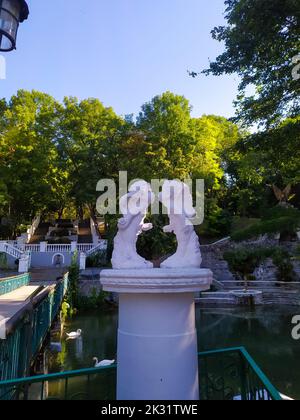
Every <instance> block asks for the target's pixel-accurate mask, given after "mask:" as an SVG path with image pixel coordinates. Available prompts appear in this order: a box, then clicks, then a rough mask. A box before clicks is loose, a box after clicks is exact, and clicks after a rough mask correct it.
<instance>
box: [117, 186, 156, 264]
mask: <svg viewBox="0 0 300 420" xmlns="http://www.w3.org/2000/svg"><path fill="white" fill-rule="evenodd" d="M154 200H155V196H154V194H153V192H152V190H151V186H150V184H148V183H147V182H146V181H138V182H135V183H134V184H133V185H132V186H131V187H130V189H129V192H128V194H126V195H124V196H123V197H122V198H121V199H120V211H121V213H122V214H123V216H124V217H123V218H122V219H120V220H119V223H118V234H117V236H116V237H115V240H114V251H113V255H112V267H113V268H114V269H126V268H128V269H129V268H133V269H134V268H135V269H141V268H153V264H152V263H151V262H149V261H146V260H145V259H144V258H142V257H141V256H140V255H138V253H137V249H136V243H137V239H138V236H139V235H140V234H141V233H142V232H146V231H149V230H151V229H152V228H153V226H152V224H151V223H146V224H145V223H144V220H145V217H146V214H147V210H148V207H149V206H150V205H151V204H152V203H153V202H154Z"/></svg>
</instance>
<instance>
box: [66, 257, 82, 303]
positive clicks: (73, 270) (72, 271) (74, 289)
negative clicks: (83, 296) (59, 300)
mask: <svg viewBox="0 0 300 420" xmlns="http://www.w3.org/2000/svg"><path fill="white" fill-rule="evenodd" d="M79 276H80V269H79V264H78V254H77V252H75V253H74V255H73V258H72V263H71V265H70V267H69V287H68V294H67V299H66V301H67V302H68V303H69V305H70V306H71V309H73V308H76V307H77V305H78V296H79V286H78V284H79Z"/></svg>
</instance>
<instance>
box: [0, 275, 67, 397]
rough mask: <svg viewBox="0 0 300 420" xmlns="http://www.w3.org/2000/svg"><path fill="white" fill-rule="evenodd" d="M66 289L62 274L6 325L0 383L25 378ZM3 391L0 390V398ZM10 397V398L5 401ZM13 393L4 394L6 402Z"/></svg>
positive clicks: (1, 345)
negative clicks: (52, 285) (55, 282)
mask: <svg viewBox="0 0 300 420" xmlns="http://www.w3.org/2000/svg"><path fill="white" fill-rule="evenodd" d="M67 287H68V275H65V276H64V278H63V280H62V281H60V282H59V283H58V284H57V285H56V286H55V287H52V288H51V287H47V288H45V289H44V290H42V291H40V292H39V293H38V294H37V295H36V296H34V297H33V298H32V299H31V300H30V301H29V302H28V303H27V304H26V305H25V306H24V307H23V308H22V310H21V311H20V312H19V313H18V314H17V317H16V319H12V320H11V321H10V322H9V324H8V325H7V326H6V328H7V331H6V339H5V340H0V381H6V380H13V379H15V378H22V377H23V378H24V377H25V376H27V375H28V374H29V372H30V367H31V365H32V362H33V361H34V359H35V357H36V356H37V354H38V352H39V351H40V349H41V347H42V345H43V343H44V340H45V338H46V336H47V334H48V332H49V330H50V328H51V325H52V323H53V320H54V318H55V317H56V316H57V315H58V314H59V309H60V306H61V304H62V301H63V298H64V296H65V293H66V290H67ZM1 396H2V388H1V387H0V399H1ZM8 397H10V398H8ZM11 398H12V394H9V393H6V399H11Z"/></svg>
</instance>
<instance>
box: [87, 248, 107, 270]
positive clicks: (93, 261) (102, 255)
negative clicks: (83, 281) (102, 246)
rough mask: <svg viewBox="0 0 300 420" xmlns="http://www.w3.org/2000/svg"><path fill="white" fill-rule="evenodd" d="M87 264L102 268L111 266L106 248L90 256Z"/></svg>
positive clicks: (89, 266)
mask: <svg viewBox="0 0 300 420" xmlns="http://www.w3.org/2000/svg"><path fill="white" fill-rule="evenodd" d="M86 266H87V267H88V268H98V267H99V268H100V267H107V266H109V263H108V260H107V252H106V250H102V251H99V252H97V253H95V254H93V255H91V256H89V257H88V258H87V260H86Z"/></svg>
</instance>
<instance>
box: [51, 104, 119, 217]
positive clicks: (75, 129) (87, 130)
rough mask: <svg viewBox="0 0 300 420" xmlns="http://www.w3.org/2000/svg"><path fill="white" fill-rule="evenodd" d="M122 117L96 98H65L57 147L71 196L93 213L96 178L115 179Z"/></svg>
mask: <svg viewBox="0 0 300 420" xmlns="http://www.w3.org/2000/svg"><path fill="white" fill-rule="evenodd" d="M123 124H124V121H123V120H122V119H121V118H120V117H118V116H117V115H116V114H115V112H114V111H113V110H112V108H106V107H104V105H103V104H102V103H101V102H100V101H99V100H97V99H87V100H83V101H78V99H77V98H72V97H71V98H65V100H64V109H63V113H62V117H61V120H60V128H59V139H58V144H57V148H58V151H59V155H60V157H61V160H62V161H63V162H64V163H65V166H66V167H67V168H68V172H69V182H70V185H71V188H70V198H71V200H72V201H73V202H74V203H75V205H76V207H77V208H78V209H81V211H82V209H83V208H84V207H85V206H88V208H89V210H90V212H91V216H92V217H94V216H95V207H96V200H97V195H98V194H99V193H97V192H96V186H97V182H98V181H99V180H101V179H103V178H112V179H116V178H117V176H118V170H119V164H118V162H119V153H120V150H119V148H118V142H119V133H120V130H121V129H122V126H123Z"/></svg>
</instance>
